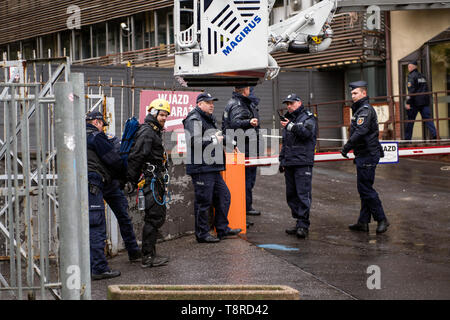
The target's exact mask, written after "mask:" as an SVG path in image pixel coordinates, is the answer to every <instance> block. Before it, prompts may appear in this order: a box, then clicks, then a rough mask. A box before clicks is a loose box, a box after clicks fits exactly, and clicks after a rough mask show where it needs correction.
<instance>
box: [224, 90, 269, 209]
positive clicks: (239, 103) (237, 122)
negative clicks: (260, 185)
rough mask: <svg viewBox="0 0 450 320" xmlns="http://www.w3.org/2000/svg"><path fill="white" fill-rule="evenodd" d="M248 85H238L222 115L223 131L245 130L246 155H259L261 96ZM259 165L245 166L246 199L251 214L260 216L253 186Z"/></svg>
mask: <svg viewBox="0 0 450 320" xmlns="http://www.w3.org/2000/svg"><path fill="white" fill-rule="evenodd" d="M252 89H253V88H250V87H248V86H237V87H235V91H234V92H233V96H232V98H231V99H230V100H229V101H228V103H227V105H226V107H225V110H224V112H223V116H222V132H223V133H224V134H225V135H227V134H226V133H227V130H228V129H233V130H238V129H242V130H243V131H244V132H245V156H246V157H257V156H258V148H259V139H258V137H259V130H260V121H259V112H258V104H259V98H257V97H255V96H254V94H252ZM238 147H239V146H238ZM256 173H257V167H245V200H246V212H247V215H249V216H259V215H260V214H261V212H260V211H258V210H255V209H254V208H253V187H254V186H255V181H256Z"/></svg>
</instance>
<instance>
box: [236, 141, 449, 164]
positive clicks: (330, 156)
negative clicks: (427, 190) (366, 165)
mask: <svg viewBox="0 0 450 320" xmlns="http://www.w3.org/2000/svg"><path fill="white" fill-rule="evenodd" d="M443 154H450V145H449V146H434V147H416V148H399V154H398V155H399V157H416V156H428V155H443ZM348 157H349V159H346V158H344V157H343V156H342V155H341V153H340V152H320V153H316V154H315V155H314V162H327V161H345V160H353V159H354V158H355V155H354V154H353V152H350V153H348ZM381 162H382V161H380V163H381ZM270 165H279V161H278V155H274V156H267V157H260V158H246V159H245V166H247V167H253V166H270Z"/></svg>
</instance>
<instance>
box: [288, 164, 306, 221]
mask: <svg viewBox="0 0 450 320" xmlns="http://www.w3.org/2000/svg"><path fill="white" fill-rule="evenodd" d="M312 169H313V167H312V166H292V167H285V172H284V177H285V179H286V201H287V203H288V205H289V208H291V213H292V218H294V219H296V220H297V224H296V227H297V228H304V229H309V225H310V221H309V211H310V209H311V202H312V196H311V188H312Z"/></svg>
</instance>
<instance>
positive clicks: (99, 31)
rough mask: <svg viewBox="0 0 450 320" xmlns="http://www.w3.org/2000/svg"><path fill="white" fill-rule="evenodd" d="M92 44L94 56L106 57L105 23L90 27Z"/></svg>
mask: <svg viewBox="0 0 450 320" xmlns="http://www.w3.org/2000/svg"><path fill="white" fill-rule="evenodd" d="M92 29H93V30H92V31H93V32H92V36H93V39H92V42H93V44H94V56H95V57H102V56H105V55H106V23H105V22H103V23H99V24H96V25H94V26H93V27H92Z"/></svg>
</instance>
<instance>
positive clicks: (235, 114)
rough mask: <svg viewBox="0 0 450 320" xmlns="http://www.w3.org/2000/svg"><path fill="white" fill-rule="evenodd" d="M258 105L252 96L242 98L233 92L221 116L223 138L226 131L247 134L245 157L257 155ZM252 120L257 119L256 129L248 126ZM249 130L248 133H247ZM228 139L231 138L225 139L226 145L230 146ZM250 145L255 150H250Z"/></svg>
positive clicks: (257, 101) (256, 99) (257, 100)
mask: <svg viewBox="0 0 450 320" xmlns="http://www.w3.org/2000/svg"><path fill="white" fill-rule="evenodd" d="M258 103H259V99H258V98H256V97H254V96H251V97H244V96H243V95H241V94H239V93H236V92H233V96H232V98H231V99H230V100H229V101H228V103H227V105H226V106H225V110H224V112H223V116H222V132H223V134H224V135H225V136H226V130H227V129H234V130H237V129H242V130H243V131H244V132H246V133H247V135H246V137H245V156H246V157H249V156H250V157H256V156H257V155H258V141H259V129H260V125H259V122H260V118H259V110H258V107H257V106H258ZM253 118H256V119H258V126H256V127H253V126H252V125H251V124H250V120H251V119H253ZM249 129H250V131H247V130H249ZM230 139H232V137H227V145H230V143H231V142H230ZM234 140H236V139H234ZM250 144H253V145H254V146H256V148H254V149H251V148H250ZM255 153H256V154H255Z"/></svg>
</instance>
